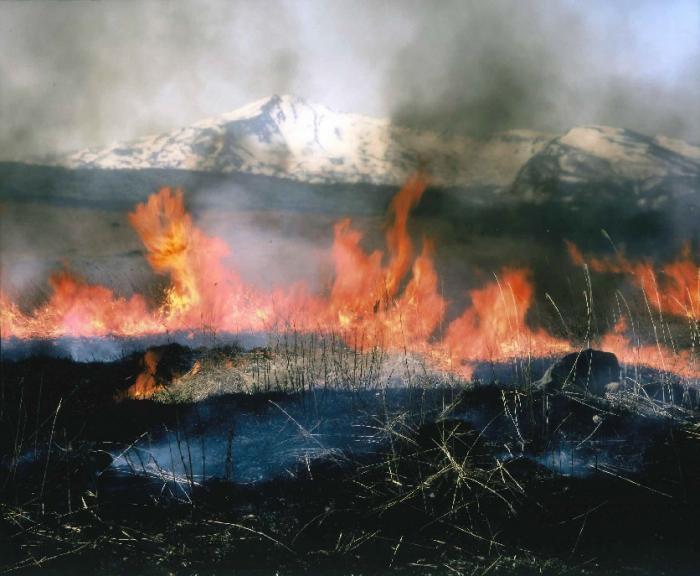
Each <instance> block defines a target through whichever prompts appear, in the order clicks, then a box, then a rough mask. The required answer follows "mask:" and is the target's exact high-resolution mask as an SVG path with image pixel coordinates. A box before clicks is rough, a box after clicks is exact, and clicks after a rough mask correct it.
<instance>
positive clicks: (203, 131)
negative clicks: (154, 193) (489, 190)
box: [55, 96, 552, 187]
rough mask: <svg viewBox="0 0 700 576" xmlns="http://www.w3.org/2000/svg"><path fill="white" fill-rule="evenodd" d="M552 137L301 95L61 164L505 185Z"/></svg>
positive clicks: (315, 180)
mask: <svg viewBox="0 0 700 576" xmlns="http://www.w3.org/2000/svg"><path fill="white" fill-rule="evenodd" d="M551 137H552V136H551V135H547V134H541V133H536V132H529V131H512V132H506V133H502V134H497V135H495V136H493V137H492V138H491V139H489V140H486V141H475V140H471V139H468V138H464V137H459V136H444V135H440V134H437V133H434V132H420V131H415V130H410V129H407V128H402V127H397V126H393V125H392V124H391V123H390V122H389V121H388V120H384V119H377V118H369V117H366V116H360V115H356V114H345V113H337V112H333V111H332V110H330V109H328V108H326V107H325V106H320V105H315V104H310V103H308V102H306V101H304V100H302V99H301V98H296V97H293V96H273V97H271V98H268V99H264V100H260V101H258V102H254V103H252V104H250V105H248V106H245V107H244V108H241V109H239V110H236V111H234V112H230V113H227V114H223V115H221V116H218V117H215V118H211V119H208V120H204V121H201V122H198V123H196V124H193V125H191V126H188V127H186V128H180V129H178V130H174V131H173V132H170V133H167V134H162V135H158V136H150V137H147V138H142V139H139V140H136V141H133V142H128V143H117V144H114V145H112V146H108V147H106V148H99V149H87V150H82V151H79V152H76V153H73V154H71V155H69V156H67V157H63V158H60V159H58V160H57V161H56V162H55V163H56V164H58V165H61V166H65V167H69V168H101V169H112V170H120V169H144V168H175V169H183V170H196V171H204V172H216V173H224V174H227V173H232V172H242V173H248V174H261V175H266V176H277V177H284V178H290V179H293V180H297V181H302V182H309V183H328V182H332V183H335V182H344V183H355V182H367V183H373V184H391V185H397V184H400V183H401V182H402V181H403V180H404V179H405V178H406V176H407V175H408V174H409V173H411V172H412V171H414V170H416V168H418V167H425V168H427V169H428V170H429V171H430V173H431V175H432V178H433V181H434V182H435V184H439V185H445V186H496V187H503V186H507V185H508V184H510V183H511V182H512V180H513V178H514V177H515V175H516V174H517V171H518V170H519V169H520V167H521V166H522V165H523V164H524V163H525V162H526V161H527V160H528V159H529V158H530V157H532V155H533V154H535V153H536V152H537V151H539V150H541V149H542V148H543V147H544V146H545V145H546V144H547V142H548V141H549V140H550V139H551Z"/></svg>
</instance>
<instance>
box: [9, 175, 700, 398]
mask: <svg viewBox="0 0 700 576" xmlns="http://www.w3.org/2000/svg"><path fill="white" fill-rule="evenodd" d="M426 187H427V180H426V178H425V177H424V176H423V175H420V174H418V175H415V176H413V177H411V178H409V180H408V181H407V182H406V184H405V185H404V186H403V187H402V189H401V190H400V191H399V192H398V194H397V195H396V196H395V197H394V198H393V200H392V202H391V204H390V206H389V219H388V227H387V231H386V235H385V249H384V250H374V251H366V250H365V248H363V246H362V240H363V238H362V234H361V233H360V232H359V231H358V230H356V229H355V228H353V223H352V221H351V220H350V219H348V218H345V219H341V220H340V221H338V222H337V223H336V224H335V226H334V229H333V232H334V234H333V245H332V247H331V249H330V257H331V259H332V263H333V277H332V281H331V282H330V283H329V285H328V286H327V287H326V289H325V290H323V291H321V292H320V293H312V292H311V291H310V290H309V289H308V287H307V286H306V285H305V284H304V283H297V284H294V285H291V286H286V287H284V288H279V289H277V290H274V291H265V290H259V289H256V288H254V287H253V286H251V285H249V284H247V283H246V282H245V281H244V280H243V279H242V277H241V276H240V274H239V273H238V271H237V270H236V267H235V265H234V264H233V262H232V260H233V255H232V254H231V252H230V250H229V247H228V246H227V245H226V243H224V242H223V240H221V239H220V238H216V237H213V236H208V235H207V234H206V233H204V232H203V231H202V230H200V229H199V228H198V227H197V226H196V225H195V223H194V222H193V220H192V217H191V215H190V214H189V213H188V212H187V211H186V209H185V202H184V195H183V193H182V191H180V190H175V191H173V190H171V189H169V188H164V189H162V190H160V191H159V192H157V193H156V194H153V195H152V196H150V197H149V198H148V200H147V201H146V202H143V203H141V204H138V205H137V206H136V207H135V208H134V210H133V211H132V212H131V213H130V214H129V221H130V223H131V225H132V227H133V229H134V230H135V232H136V233H137V234H138V236H139V238H140V240H141V242H142V243H143V246H144V249H145V257H146V259H147V261H148V263H149V264H150V266H151V267H152V269H153V271H154V272H155V273H156V274H160V275H163V276H166V277H167V278H168V287H167V289H166V290H165V292H164V293H163V295H162V297H161V299H160V302H158V303H157V304H153V303H149V301H148V300H147V299H146V298H145V297H144V296H142V295H139V294H135V295H133V296H130V297H128V298H126V297H122V296H119V295H117V294H115V293H114V292H113V291H112V290H111V289H110V288H108V287H106V286H100V285H93V284H89V283H87V282H85V281H84V280H82V279H80V278H79V277H77V276H76V275H75V274H73V273H71V272H69V271H61V272H57V273H55V274H53V275H52V276H51V277H50V279H49V286H50V289H51V292H50V295H49V297H48V299H47V300H46V301H45V302H44V303H43V304H42V305H40V306H38V307H36V308H35V309H33V310H30V311H24V310H22V309H21V308H20V306H19V305H18V304H17V303H15V302H13V301H12V300H11V299H10V298H8V297H7V296H6V295H3V294H1V293H0V304H1V305H2V308H1V310H0V330H1V331H2V332H1V336H2V338H20V339H29V338H58V337H62V336H78V337H102V336H108V335H109V336H121V337H124V336H144V335H149V334H161V333H164V332H168V331H184V332H192V331H195V330H199V329H207V330H209V329H211V330H215V331H222V332H229V333H238V332H244V331H255V332H265V331H273V330H287V329H291V328H293V329H295V330H299V331H306V332H316V331H318V332H328V333H330V332H333V333H339V334H340V335H341V336H342V337H343V338H344V339H345V341H346V343H347V344H348V345H349V346H357V344H356V343H357V342H361V343H362V344H361V346H365V345H366V346H381V347H382V348H384V349H385V350H387V351H399V352H404V353H411V354H413V353H415V354H420V355H422V356H424V357H425V358H426V359H428V360H429V361H430V362H432V363H433V364H434V365H435V366H436V367H441V368H445V369H447V370H453V371H455V372H459V373H460V374H462V375H464V376H467V377H468V376H470V375H471V374H472V371H473V369H474V367H475V366H476V365H477V364H478V363H480V362H502V361H507V360H509V359H511V358H514V357H524V356H540V357H541V356H548V355H552V354H559V353H562V352H567V351H570V350H572V349H574V348H576V345H575V344H573V343H571V342H568V341H566V340H563V339H561V338H558V337H556V336H554V335H552V334H550V333H548V332H547V331H545V330H544V329H542V328H533V327H532V326H531V325H530V322H529V321H528V313H529V311H530V309H531V306H532V304H533V301H534V289H533V285H532V282H531V280H530V272H529V271H528V270H526V269H513V268H505V269H503V270H501V271H500V273H499V274H497V275H496V276H495V278H494V280H493V281H491V282H487V283H486V284H485V285H483V286H481V287H479V288H475V289H472V290H471V291H469V292H468V294H467V295H468V297H469V301H470V304H469V306H467V307H466V308H465V309H464V310H463V311H462V313H461V314H460V315H459V316H458V317H457V318H455V319H454V320H452V321H451V322H449V323H447V322H446V313H447V307H448V302H447V301H446V300H445V299H444V297H443V296H442V294H441V292H440V289H439V286H440V279H439V276H438V273H437V270H436V267H435V263H434V254H435V250H436V248H435V246H434V244H433V242H432V241H431V240H430V239H429V238H423V239H422V242H421V244H422V245H421V248H420V252H419V253H418V254H417V255H416V254H415V250H414V246H413V242H412V239H411V235H410V233H409V229H408V224H409V216H410V212H411V210H412V209H413V208H414V207H415V206H416V204H417V203H418V202H419V201H420V199H421V197H422V195H423V194H424V192H425V190H426ZM569 251H570V254H571V257H572V259H573V260H574V261H575V262H578V263H579V264H582V263H583V261H584V260H583V256H582V255H581V253H580V252H579V251H578V249H577V248H576V247H575V246H573V245H569ZM588 265H589V266H590V267H591V269H592V270H593V271H597V272H615V273H625V274H629V275H630V276H631V277H632V278H633V281H634V282H635V283H636V284H637V285H638V286H641V287H642V288H644V289H645V290H648V289H649V287H652V288H653V290H654V292H653V294H654V298H653V299H651V301H652V303H654V302H655V303H656V305H657V306H658V308H659V309H660V310H665V311H670V312H672V313H674V314H683V315H688V316H692V317H693V318H696V313H697V311H698V310H699V309H700V275H699V271H698V267H697V266H696V265H695V264H694V262H693V261H692V259H691V257H690V251H689V249H686V250H685V251H684V252H683V254H681V256H680V257H679V258H678V259H677V260H675V261H674V262H671V263H669V264H667V265H665V266H663V267H662V269H661V282H658V281H657V274H656V272H655V271H654V268H653V267H652V266H651V265H650V264H649V263H646V262H644V263H633V262H630V261H629V260H627V259H625V258H623V257H618V258H617V259H615V260H614V261H605V260H598V259H591V260H589V262H588ZM445 324H447V325H445ZM627 332H628V330H627V327H626V325H625V323H623V322H618V323H617V325H616V326H615V328H614V329H613V330H612V331H611V333H609V334H607V335H604V336H603V337H602V339H601V341H600V346H601V347H603V348H605V349H607V350H610V351H612V352H614V353H615V354H617V355H618V357H619V358H620V360H621V361H622V362H628V363H639V364H646V365H650V366H654V367H657V368H660V369H667V370H674V371H677V372H678V373H679V374H682V375H685V376H688V377H691V376H692V377H698V376H699V375H700V372H699V371H698V369H697V368H696V366H695V364H694V363H693V362H694V359H693V358H692V357H691V354H690V352H687V351H681V352H674V351H672V350H670V349H666V348H664V347H662V346H660V345H655V346H647V345H645V344H642V343H641V342H638V341H636V342H635V341H633V340H631V339H629V338H628V337H627V336H626V333H627ZM157 362H158V358H157V357H155V356H149V355H148V353H147V354H146V356H145V357H144V366H145V369H144V372H143V373H142V374H141V375H140V376H139V377H138V379H137V381H136V382H135V384H134V385H133V386H132V390H131V391H130V392H129V394H130V395H132V396H133V397H145V396H147V395H150V394H151V393H152V391H153V390H155V387H157V386H158V383H157V382H156V381H155V368H156V366H157Z"/></svg>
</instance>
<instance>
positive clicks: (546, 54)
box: [387, 0, 700, 140]
mask: <svg viewBox="0 0 700 576" xmlns="http://www.w3.org/2000/svg"><path fill="white" fill-rule="evenodd" d="M672 4H673V3H672ZM675 4H676V8H677V10H676V12H677V13H681V14H682V9H681V8H682V6H681V4H682V3H675ZM413 8H415V9H416V10H417V14H418V15H414V16H416V18H417V21H418V26H417V29H416V30H415V32H414V35H413V37H412V38H411V41H410V42H409V43H407V44H406V45H405V46H404V47H403V48H402V49H401V50H400V51H399V52H398V54H397V57H396V58H395V61H394V63H393V66H392V67H391V69H390V72H389V74H388V76H387V94H388V101H389V102H390V103H392V110H393V112H394V114H393V116H394V119H395V120H396V121H397V122H398V123H401V124H408V125H412V126H416V127H420V128H432V129H437V130H449V131H453V132H462V133H467V134H471V135H475V136H483V135H487V134H490V133H492V132H494V131H499V130H508V129H514V128H515V129H517V128H525V129H528V128H529V129H538V130H544V131H551V132H557V133H558V132H562V131H566V130H567V129H569V128H570V127H572V126H574V125H579V124H592V123H595V124H609V125H613V126H620V127H624V128H630V129H633V130H638V131H641V132H645V133H650V134H656V133H663V134H668V135H676V136H681V137H684V138H687V139H690V140H697V138H698V135H700V113H699V111H698V110H699V109H698V106H697V102H698V101H699V100H700V58H699V57H698V56H700V26H699V24H700V22H698V21H697V18H698V10H697V9H696V10H695V11H693V10H688V12H689V13H688V14H687V17H688V18H690V21H689V22H686V23H685V24H686V26H687V31H690V32H689V33H690V36H689V37H688V36H686V37H685V38H684V37H683V35H682V34H683V32H684V31H683V30H680V29H678V30H676V29H675V28H672V26H671V25H669V24H668V23H664V22H663V19H661V17H660V18H659V21H658V22H656V23H655V22H653V21H651V18H652V17H653V16H654V13H655V10H654V7H653V5H652V4H651V3H649V2H636V3H631V2H617V3H615V5H614V6H603V5H602V4H601V3H599V2H586V3H578V2H551V1H542V0H537V1H535V0H524V1H520V2H510V1H500V0H494V1H491V2H476V1H444V2H439V3H427V2H423V3H418V4H415V5H414V6H413ZM693 18H695V19H696V21H695V22H693ZM672 25H673V26H677V25H679V23H678V22H674V23H672ZM669 28H671V29H669ZM687 31H686V32H687ZM674 42H676V43H677V44H678V46H674V45H673V43H674ZM680 46H683V47H684V49H686V50H687V51H686V52H685V53H684V55H683V56H678V55H677V50H678V49H679V47H680ZM666 52H671V53H673V54H674V57H675V58H676V59H675V60H674V61H673V67H674V69H673V71H671V70H670V69H669V68H663V63H665V62H666V60H667V59H669V58H671V56H670V55H669V54H667V53H666Z"/></svg>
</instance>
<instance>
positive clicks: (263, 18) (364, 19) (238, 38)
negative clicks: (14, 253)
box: [0, 0, 700, 159]
mask: <svg viewBox="0 0 700 576" xmlns="http://www.w3.org/2000/svg"><path fill="white" fill-rule="evenodd" d="M699 14H700V10H699V9H698V6H697V3H695V2H693V1H692V0H678V1H676V2H668V3H663V5H662V4H660V3H658V2H652V1H640V2H632V1H628V0H623V1H620V2H615V3H609V2H603V1H600V0H592V1H590V2H585V3H584V2H577V1H574V0H559V1H553V0H543V1H535V0H523V1H519V2H515V1H505V0H492V1H489V2H476V1H468V0H464V1H461V0H459V1H454V0H442V1H440V2H433V1H428V0H423V1H418V0H406V1H403V2H378V1H374V0H358V1H353V2H349V1H343V0H338V1H333V2H311V1H308V0H264V1H263V2H258V1H253V0H238V1H233V2H225V1H220V0H200V1H197V2H156V1H154V2H118V1H109V0H105V1H103V2H75V1H64V2H4V3H2V5H1V6H0V75H1V76H2V79H3V80H2V82H1V83H0V115H1V116H2V118H3V130H2V132H1V133H0V158H3V159H12V158H15V159H17V158H22V157H26V156H29V155H36V154H44V153H54V152H66V151H69V150H72V149H76V148H81V147H86V146H99V145H104V144H106V143H108V142H110V141H115V140H122V139H129V138H135V137H138V136H141V135H145V134H149V133H154V132H156V133H157V132H161V131H165V130H168V129H172V128H175V127H178V126H183V125H187V124H188V123H191V122H194V121H196V120H199V119H201V118H203V117H207V116H210V115H216V114H220V113H222V112H225V111H229V110H232V109H235V108H237V107H239V106H241V105H244V104H246V103H248V102H251V101H253V100H256V99H259V98H262V97H265V96H268V95H270V94H272V93H285V92H292V93H295V94H298V95H300V96H302V97H305V98H308V99H309V100H313V101H318V102H320V103H323V104H326V105H328V106H331V107H332V108H335V109H337V110H341V111H349V112H357V113H363V114H369V115H377V116H387V115H388V116H391V117H392V118H394V119H395V120H396V121H398V122H401V123H404V124H409V125H413V126H419V127H428V128H434V129H437V130H451V131H457V132H462V133H467V134H472V135H484V134H488V133H490V132H493V131H495V130H505V129H511V128H532V129H538V130H546V131H554V132H561V131H563V130H566V129H567V128H569V127H570V126H572V125H576V124H582V123H604V124H611V125H616V126H623V127H627V128H631V129H635V130H639V131H642V132H647V133H665V134H667V135H671V136H680V137H683V138H686V139H688V140H693V141H695V140H698V139H699V138H698V134H699V133H700V113H699V112H698V110H697V106H696V102H697V101H698V100H699V99H700V57H699V56H700V54H699V52H700V41H699V32H698V30H700V26H699V24H700V22H699V20H700V16H699Z"/></svg>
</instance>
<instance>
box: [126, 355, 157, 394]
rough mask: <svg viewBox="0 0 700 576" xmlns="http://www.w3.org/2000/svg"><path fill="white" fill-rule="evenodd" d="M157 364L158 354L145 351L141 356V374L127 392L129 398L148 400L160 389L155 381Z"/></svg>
mask: <svg viewBox="0 0 700 576" xmlns="http://www.w3.org/2000/svg"><path fill="white" fill-rule="evenodd" d="M158 362H160V354H159V353H158V352H157V351H156V350H147V351H146V353H145V354H144V356H143V372H141V374H139V375H138V377H137V378H136V382H134V383H133V384H132V385H131V386H130V387H129V389H128V390H127V396H128V397H129V398H134V399H136V400H141V399H144V398H150V397H151V396H153V394H155V393H156V392H157V391H158V390H159V389H160V388H161V385H160V384H159V383H158V382H157V380H156V370H157V369H158Z"/></svg>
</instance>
